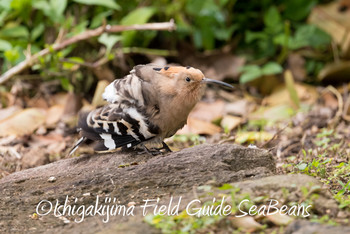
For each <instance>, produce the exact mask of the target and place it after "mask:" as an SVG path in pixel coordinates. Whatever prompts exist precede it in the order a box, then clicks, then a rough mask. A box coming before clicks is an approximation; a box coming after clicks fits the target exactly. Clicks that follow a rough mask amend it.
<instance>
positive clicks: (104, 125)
mask: <svg viewBox="0 0 350 234" xmlns="http://www.w3.org/2000/svg"><path fill="white" fill-rule="evenodd" d="M78 127H79V128H81V134H82V136H83V137H86V138H88V139H90V140H93V141H96V142H97V144H96V145H95V147H94V149H95V150H96V151H107V150H113V149H116V148H119V147H122V146H126V147H127V148H130V147H132V146H135V145H137V144H139V143H141V142H143V141H147V140H149V139H152V138H153V137H155V136H156V135H157V134H158V131H159V130H158V128H157V127H156V126H152V124H150V123H149V122H148V121H147V119H146V118H145V117H144V116H143V115H142V111H141V110H138V109H137V108H136V107H133V106H129V107H126V106H125V105H124V106H123V108H121V105H119V104H109V105H106V106H104V107H101V108H99V109H96V110H94V111H91V112H90V113H88V114H85V115H84V116H81V117H80V120H79V123H78Z"/></svg>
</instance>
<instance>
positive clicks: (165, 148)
mask: <svg viewBox="0 0 350 234" xmlns="http://www.w3.org/2000/svg"><path fill="white" fill-rule="evenodd" d="M162 149H164V150H165V151H166V152H167V153H170V152H173V151H171V149H170V148H169V146H168V145H167V144H166V143H165V142H164V141H162V147H161V148H156V150H162Z"/></svg>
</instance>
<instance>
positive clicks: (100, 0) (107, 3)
mask: <svg viewBox="0 0 350 234" xmlns="http://www.w3.org/2000/svg"><path fill="white" fill-rule="evenodd" d="M73 2H77V3H82V4H86V5H98V6H104V7H108V8H111V9H114V10H120V9H121V8H120V5H119V4H117V3H116V2H115V1H113V0H73Z"/></svg>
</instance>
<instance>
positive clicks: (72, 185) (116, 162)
mask: <svg viewBox="0 0 350 234" xmlns="http://www.w3.org/2000/svg"><path fill="white" fill-rule="evenodd" d="M274 173H275V162H274V159H273V157H272V155H271V154H270V153H269V152H268V151H266V150H261V149H248V148H244V147H240V146H235V145H230V144H223V145H215V144H208V145H200V146H196V147H192V148H188V149H184V150H181V151H179V152H174V153H169V154H166V155H161V156H155V157H153V156H149V155H135V153H130V152H129V153H122V152H116V153H108V154H100V155H96V154H95V155H84V156H81V157H78V158H71V159H65V160H60V161H57V162H55V163H51V164H47V165H44V166H40V167H36V168H31V169H28V170H24V171H20V172H17V173H13V174H11V175H9V176H7V177H4V178H2V179H1V180H0V197H1V200H0V232H6V233H7V232H30V231H32V232H41V231H44V230H45V231H55V232H58V233H60V232H67V231H69V232H74V233H95V232H97V231H101V230H108V228H109V227H110V226H109V225H111V223H113V225H116V223H120V224H121V223H124V222H125V221H127V220H128V219H129V217H120V216H116V217H112V218H111V220H110V222H109V223H107V224H105V223H102V221H101V217H85V220H84V222H82V223H80V224H79V225H77V224H76V223H74V220H73V219H74V218H72V217H67V218H63V217H55V216H54V215H53V214H52V213H50V214H49V215H46V216H42V217H40V216H39V217H38V216H36V214H34V213H36V207H37V205H38V203H39V202H40V201H42V200H48V201H50V202H51V204H53V205H55V204H56V202H58V203H59V204H62V203H64V201H65V199H66V198H69V200H70V201H72V202H71V203H70V204H76V205H77V206H79V205H86V206H89V205H93V204H94V202H95V201H96V196H99V197H101V200H103V199H104V198H105V197H111V198H116V203H117V204H125V205H126V204H128V203H130V202H131V201H132V202H135V203H136V204H139V203H140V202H142V201H143V200H144V199H153V198H157V197H169V196H170V195H180V194H185V193H188V192H189V191H192V189H193V186H197V185H201V184H205V183H206V182H208V181H210V180H214V181H215V182H216V183H219V184H220V183H233V182H237V181H242V180H245V179H248V178H261V177H265V176H268V175H272V174H274ZM50 177H55V179H56V180H55V181H54V182H52V181H51V182H50V181H48V180H49V178H50ZM75 199H76V200H75ZM73 201H74V202H75V201H76V203H73ZM46 208H47V207H46ZM131 218H132V217H131Z"/></svg>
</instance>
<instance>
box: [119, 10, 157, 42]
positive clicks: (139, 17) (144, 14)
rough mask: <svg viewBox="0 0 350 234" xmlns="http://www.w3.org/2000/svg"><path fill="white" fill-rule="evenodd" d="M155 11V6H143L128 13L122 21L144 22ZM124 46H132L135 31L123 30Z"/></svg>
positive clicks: (128, 23) (125, 23)
mask: <svg viewBox="0 0 350 234" xmlns="http://www.w3.org/2000/svg"><path fill="white" fill-rule="evenodd" d="M154 13H155V8H153V7H141V8H137V9H135V10H133V11H132V12H130V13H129V14H128V15H126V16H125V17H124V18H123V19H122V21H121V24H122V25H132V24H144V23H147V22H148V20H149V19H150V18H151V17H152V16H153V14H154ZM122 36H123V46H130V45H131V44H132V42H133V40H134V38H135V36H136V32H135V31H129V32H123V33H122Z"/></svg>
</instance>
